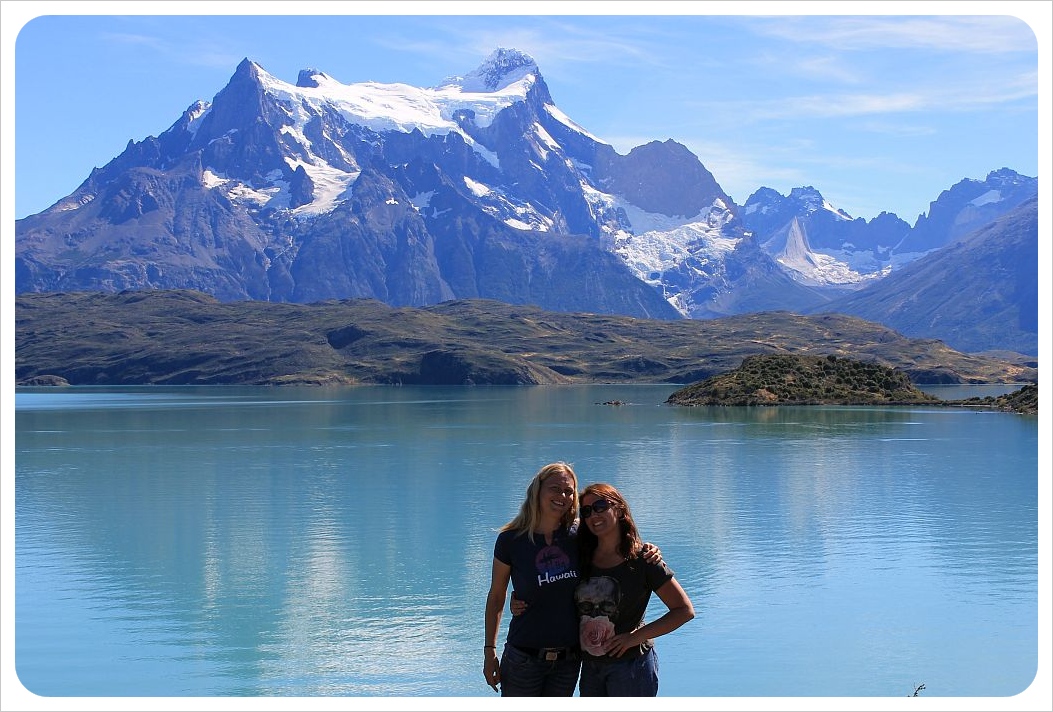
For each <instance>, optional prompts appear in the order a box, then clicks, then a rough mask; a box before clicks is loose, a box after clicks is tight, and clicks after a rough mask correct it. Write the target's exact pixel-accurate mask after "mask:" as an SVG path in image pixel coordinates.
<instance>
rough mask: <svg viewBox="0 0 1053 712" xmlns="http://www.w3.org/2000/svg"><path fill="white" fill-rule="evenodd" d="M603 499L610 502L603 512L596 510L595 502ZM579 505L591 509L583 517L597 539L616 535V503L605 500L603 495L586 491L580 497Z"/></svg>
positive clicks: (617, 532)
mask: <svg viewBox="0 0 1053 712" xmlns="http://www.w3.org/2000/svg"><path fill="white" fill-rule="evenodd" d="M601 500H603V501H605V502H608V503H609V504H610V506H609V507H607V509H606V510H605V511H603V512H598V511H596V510H595V509H594V507H595V504H596V503H597V502H599V501H601ZM581 506H582V507H589V508H590V509H592V510H593V511H592V512H591V514H590V516H589V517H588V518H587V519H585V520H584V521H585V524H586V525H587V526H588V527H589V531H591V532H592V533H593V534H595V535H596V538H597V539H603V538H604V537H607V536H614V537H616V536H618V535H619V533H620V530H619V528H618V505H616V504H614V503H613V502H610V500H606V499H604V498H603V497H600V496H598V495H595V494H593V493H592V492H587V493H586V494H585V496H583V497H582V498H581Z"/></svg>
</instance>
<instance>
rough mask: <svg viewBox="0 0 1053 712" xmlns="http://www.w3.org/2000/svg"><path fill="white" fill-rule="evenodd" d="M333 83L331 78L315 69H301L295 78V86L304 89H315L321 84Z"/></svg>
mask: <svg viewBox="0 0 1053 712" xmlns="http://www.w3.org/2000/svg"><path fill="white" fill-rule="evenodd" d="M331 81H334V80H333V78H332V77H331V76H329V75H328V74H326V73H325V72H322V71H319V70H317V69H310V68H308V69H301V70H300V74H299V75H298V76H297V77H296V86H298V87H300V88H304V89H311V88H317V87H320V86H321V85H322V82H331Z"/></svg>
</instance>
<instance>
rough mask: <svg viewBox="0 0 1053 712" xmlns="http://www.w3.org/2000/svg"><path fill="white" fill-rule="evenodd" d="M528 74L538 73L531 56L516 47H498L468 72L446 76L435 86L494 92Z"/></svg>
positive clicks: (535, 63) (467, 90)
mask: <svg viewBox="0 0 1053 712" xmlns="http://www.w3.org/2000/svg"><path fill="white" fill-rule="evenodd" d="M530 74H538V67H537V62H535V61H534V58H533V57H531V56H530V55H529V54H527V53H526V52H521V51H519V50H517V49H506V48H504V47H499V48H497V49H496V50H494V51H493V52H491V53H490V56H489V57H487V58H486V59H485V60H484V61H483V63H482V64H480V65H479V66H478V67H476V68H475V69H473V70H472V71H471V72H468V74H466V75H464V76H463V77H461V76H454V77H448V78H447V79H445V80H443V82H442V83H441V84H439V86H438V87H436V88H437V89H441V88H444V87H451V86H458V87H460V88H461V91H465V92H473V93H474V92H480V93H481V92H495V91H499V90H501V89H504V88H505V87H507V86H508V85H510V84H513V83H515V82H518V81H519V80H521V79H523V78H524V77H526V76H528V75H530Z"/></svg>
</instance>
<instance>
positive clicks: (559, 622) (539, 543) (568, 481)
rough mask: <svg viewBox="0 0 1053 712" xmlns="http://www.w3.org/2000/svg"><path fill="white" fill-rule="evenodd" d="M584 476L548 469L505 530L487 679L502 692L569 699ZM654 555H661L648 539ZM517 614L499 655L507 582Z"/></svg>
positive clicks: (491, 611) (488, 619) (490, 608)
mask: <svg viewBox="0 0 1053 712" xmlns="http://www.w3.org/2000/svg"><path fill="white" fill-rule="evenodd" d="M577 515H578V476H577V475H576V474H575V473H574V470H573V468H572V467H571V466H570V465H569V464H567V463H565V462H553V463H551V464H548V465H545V466H544V467H542V468H541V469H540V470H539V471H538V472H537V474H536V475H534V478H533V479H532V480H531V481H530V485H529V486H528V487H527V491H526V498H525V499H524V500H523V504H522V506H521V507H520V509H519V514H517V515H516V516H515V518H514V519H512V521H510V522H508V523H507V524H505V525H504V526H503V527H501V529H500V530H499V533H498V535H497V541H496V543H495V544H494V561H493V568H492V571H491V575H490V590H489V592H488V593H487V596H486V613H485V630H484V635H485V638H484V641H483V676H484V677H485V678H486V683H487V684H488V685H490V687H492V688H493V689H494V691H498V690H499V691H500V693H501V695H502V696H505V697H514V696H535V697H561V696H562V697H570V696H572V695H573V694H574V689H575V687H576V686H577V683H578V673H579V671H580V669H581V648H580V646H579V644H578V612H577V608H576V605H575V601H574V590H575V588H576V586H577V584H578V541H577V533H578V521H577ZM643 549H644V551H645V554H644V555H645V556H646V557H647V558H648V559H649V560H654V561H661V559H662V553H661V552H660V551H659V550H658V549H657V548H655V547H652V546H651V545H650V544H644V545H643ZM509 582H511V583H512V586H513V603H512V612H513V614H514V615H513V616H512V619H511V621H510V622H509V625H508V634H507V637H506V639H505V644H504V648H503V650H502V652H501V654H500V657H499V656H498V652H497V634H498V631H499V629H500V623H501V614H502V611H503V609H504V605H505V600H506V595H507V593H508V584H509Z"/></svg>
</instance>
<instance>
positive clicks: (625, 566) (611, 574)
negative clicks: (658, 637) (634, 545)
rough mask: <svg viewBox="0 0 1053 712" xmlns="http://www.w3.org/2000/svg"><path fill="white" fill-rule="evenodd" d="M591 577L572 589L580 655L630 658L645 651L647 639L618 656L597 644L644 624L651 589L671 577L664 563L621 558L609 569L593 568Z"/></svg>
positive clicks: (648, 645) (650, 642)
mask: <svg viewBox="0 0 1053 712" xmlns="http://www.w3.org/2000/svg"><path fill="white" fill-rule="evenodd" d="M591 574H592V575H591V576H589V578H587V579H585V578H583V579H581V580H580V581H579V582H578V585H577V587H576V588H575V591H574V600H575V602H576V604H577V609H578V615H579V616H580V617H581V620H580V642H581V650H582V654H583V655H584V656H585V657H586V658H589V659H594V660H595V659H607V660H629V659H631V658H635V657H637V656H639V655H642V654H644V653H645V652H647V651H648V650H649V649H650V648H651V647H652V646H653V645H654V641H653V640H647V641H645V642H644V643H642V644H640V645H639V646H637V647H636V648H635V649H633V650H627V651H625V653H623V654H622V655H621V657H618V658H607V657H606V656H605V655H604V654H603V652H602V648H601V647H600V646H601V645H602V643H604V642H606V641H607V640H608V639H609V638H612V637H614V636H615V635H617V634H619V633H631V632H633V631H634V630H636V629H637V628H639V627H640V626H641V625H643V619H644V614H645V613H646V612H647V603H648V601H649V600H650V598H651V592H652V591H657V590H658V589H659V588H661V587H662V585H663V584H664V583H665V582H666V581H669V580H670V579H672V578H673V571H672V569H670V568H669V567H668V566H667V565H666V563H665V562H664V561H663V562H660V563H658V564H648V563H647V562H646V561H644V560H643V559H633V560H631V561H623V562H622V563H620V564H618V565H617V566H615V567H613V568H610V569H602V568H599V567H596V566H593V567H592V571H591Z"/></svg>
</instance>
